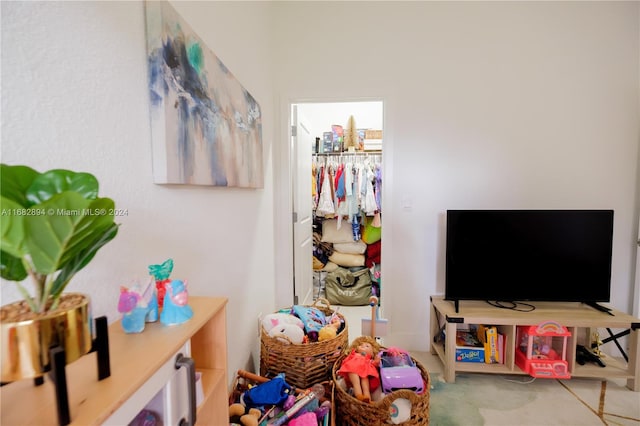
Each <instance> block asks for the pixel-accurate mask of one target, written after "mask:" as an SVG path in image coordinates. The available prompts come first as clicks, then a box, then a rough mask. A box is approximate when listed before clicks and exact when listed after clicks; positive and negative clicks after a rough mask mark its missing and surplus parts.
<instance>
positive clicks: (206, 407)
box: [0, 297, 228, 426]
mask: <svg viewBox="0 0 640 426" xmlns="http://www.w3.org/2000/svg"><path fill="white" fill-rule="evenodd" d="M226 304H227V299H226V298H216V297H190V298H189V305H190V306H191V307H192V308H193V312H194V316H193V318H191V319H190V320H189V321H187V322H185V323H183V324H180V325H173V326H164V325H162V324H161V323H160V322H157V323H151V324H147V326H146V328H145V330H144V331H143V332H142V333H139V334H126V333H125V332H124V331H123V330H122V326H121V325H120V322H119V321H118V322H116V323H113V324H111V325H110V326H109V352H110V358H111V376H110V377H108V378H106V379H104V380H101V381H98V379H97V371H96V370H97V367H96V354H95V353H90V354H88V355H85V356H83V357H82V358H80V359H78V360H77V361H75V362H73V363H71V364H69V365H67V367H66V373H67V385H68V395H69V408H70V411H71V424H72V425H100V424H105V423H106V424H121V420H122V419H128V420H126V421H125V424H126V422H128V421H131V420H133V418H134V417H135V415H136V414H137V413H138V412H139V411H140V410H142V409H143V408H144V407H145V405H146V404H147V403H148V402H149V401H150V400H151V399H152V398H153V397H154V396H155V395H157V393H158V392H160V391H162V389H163V388H164V387H165V386H167V381H166V379H167V377H171V376H172V375H175V369H174V367H173V363H174V360H175V357H176V355H177V354H178V353H183V354H184V355H185V356H190V357H191V358H193V360H194V361H195V366H196V370H197V371H198V372H201V373H202V388H203V394H204V398H203V400H202V402H201V404H200V405H199V406H198V408H197V424H202V425H212V424H216V425H223V424H227V422H228V380H227V332H226ZM185 352H186V353H185ZM189 352H190V355H189ZM0 403H1V407H2V411H1V413H0V424H2V425H3V426H4V425H7V426H9V425H20V426H26V425H38V426H44V425H56V424H57V411H56V399H55V392H54V389H53V384H52V383H51V381H50V380H48V379H46V380H45V383H44V384H43V385H41V386H34V384H33V381H32V380H22V381H19V382H14V383H11V384H9V385H6V386H3V387H1V388H0Z"/></svg>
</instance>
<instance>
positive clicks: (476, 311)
mask: <svg viewBox="0 0 640 426" xmlns="http://www.w3.org/2000/svg"><path fill="white" fill-rule="evenodd" d="M531 304H532V305H534V306H535V310H533V311H531V312H519V311H515V310H511V309H500V308H497V307H493V306H491V305H489V304H488V303H486V302H484V301H469V300H463V301H460V303H459V311H458V312H456V309H455V306H454V303H453V302H452V301H448V300H444V298H443V297H442V296H432V297H431V338H432V339H431V341H432V343H431V353H433V354H435V355H437V356H438V357H439V358H440V360H441V361H442V363H443V364H444V380H445V381H446V382H454V381H455V377H456V372H471V373H493V374H526V373H525V372H524V371H522V370H520V368H519V367H518V366H517V365H516V364H515V352H516V350H517V342H516V327H517V326H525V325H537V324H540V323H542V322H544V321H551V320H553V321H556V322H558V323H560V324H562V325H564V326H565V327H567V328H568V329H569V331H570V332H571V337H569V340H568V345H567V361H568V363H569V372H570V373H571V376H572V377H603V378H624V379H627V387H628V388H629V389H631V390H633V391H636V392H638V391H640V359H639V358H638V354H639V353H640V339H639V338H638V334H639V333H640V319H638V318H635V317H633V316H631V315H628V314H626V313H624V312H620V311H617V310H615V309H612V310H611V311H610V314H608V313H606V312H601V311H598V310H596V309H594V308H592V307H590V306H587V305H585V304H583V303H571V302H567V303H564V302H533V303H531ZM458 324H469V325H470V324H484V325H494V326H496V327H497V328H498V332H499V333H500V334H502V335H504V338H505V343H504V350H505V357H504V364H485V363H474V362H457V361H456V357H455V353H456V344H455V339H446V338H445V341H444V342H440V341H436V340H435V339H434V337H435V336H438V335H440V330H441V329H442V328H443V329H444V332H445V336H455V333H456V329H457V328H458ZM598 328H606V329H609V330H611V329H624V330H629V336H628V345H627V346H628V350H627V349H625V352H627V354H628V358H629V361H628V362H625V360H624V359H621V360H618V359H615V358H613V357H610V356H608V357H603V358H602V361H604V363H605V364H606V367H600V366H598V365H596V364H595V363H590V362H587V363H585V364H584V365H580V364H578V362H577V361H576V345H578V344H582V345H584V346H585V347H590V342H591V335H592V331H593V329H598Z"/></svg>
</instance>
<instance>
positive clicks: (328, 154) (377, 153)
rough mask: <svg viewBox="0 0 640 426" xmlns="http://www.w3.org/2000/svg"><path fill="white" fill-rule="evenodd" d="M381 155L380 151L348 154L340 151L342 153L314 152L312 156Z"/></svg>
mask: <svg viewBox="0 0 640 426" xmlns="http://www.w3.org/2000/svg"><path fill="white" fill-rule="evenodd" d="M380 154H382V151H355V152H349V151H342V152H314V153H313V155H315V156H319V155H322V156H333V155H380Z"/></svg>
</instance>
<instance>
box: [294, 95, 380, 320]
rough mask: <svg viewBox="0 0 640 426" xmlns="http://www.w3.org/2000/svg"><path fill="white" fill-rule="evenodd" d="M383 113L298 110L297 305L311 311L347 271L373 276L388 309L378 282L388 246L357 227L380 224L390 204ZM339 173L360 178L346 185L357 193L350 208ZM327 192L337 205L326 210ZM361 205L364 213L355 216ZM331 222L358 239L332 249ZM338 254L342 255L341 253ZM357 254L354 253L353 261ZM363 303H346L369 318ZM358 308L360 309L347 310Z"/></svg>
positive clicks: (374, 106)
mask: <svg viewBox="0 0 640 426" xmlns="http://www.w3.org/2000/svg"><path fill="white" fill-rule="evenodd" d="M383 109H384V106H383V102H382V101H377V100H376V101H362V102H299V103H293V104H291V111H290V114H291V116H290V119H291V121H290V123H291V125H292V127H291V166H292V167H291V176H292V180H293V182H292V189H291V193H292V196H293V197H292V198H293V202H292V206H293V218H294V221H293V222H294V223H293V238H292V240H293V250H292V251H293V262H292V264H293V269H294V271H293V287H294V288H293V294H294V303H299V304H310V303H313V301H314V300H315V299H317V298H318V297H325V298H327V293H326V282H325V279H326V278H327V276H328V274H329V273H331V272H334V271H336V268H338V270H340V271H342V270H348V271H350V272H354V275H355V273H357V271H361V270H364V269H367V270H368V271H367V272H368V275H370V277H371V278H372V282H371V294H372V295H374V296H378V297H379V301H382V294H381V288H380V282H379V278H378V277H379V276H380V275H379V272H378V274H377V277H376V274H375V271H380V270H381V267H382V262H381V246H382V244H381V242H382V241H381V238H379V239H378V240H376V237H375V236H373V237H369V236H367V237H365V238H362V235H361V232H362V230H363V228H362V227H358V231H356V230H355V229H356V227H355V226H352V225H353V224H354V223H358V224H362V225H364V224H369V225H371V223H372V222H373V224H374V225H379V224H380V223H381V213H382V211H381V200H382V199H383V198H384V196H383V194H382V186H381V179H382V176H383V174H384V171H383V165H384V164H383V161H382V152H383V144H382V141H383V138H382V134H383V122H384V119H383ZM351 129H353V130H354V132H355V134H356V135H357V143H356V146H355V147H352V148H349V147H347V146H346V145H345V143H349V142H350V141H351V140H352V139H355V137H349V136H350V135H354V133H351V134H350V135H349V134H346V135H345V133H347V132H349V131H350V130H351ZM338 170H340V171H341V173H342V175H341V176H342V177H343V178H344V177H345V176H347V174H345V171H348V173H349V174H350V176H351V177H352V178H353V176H354V175H355V176H357V179H356V181H355V182H354V181H353V179H349V180H346V181H347V182H349V185H352V186H351V187H350V188H351V189H352V191H349V192H350V197H351V198H350V199H349V203H347V204H345V203H346V201H347V200H346V194H345V193H346V192H347V191H346V190H345V189H344V187H342V186H341V185H344V182H345V180H343V181H341V180H340V176H337V173H338ZM358 173H359V174H358ZM358 179H359V180H358ZM367 180H369V182H368V181H367ZM323 182H330V183H331V185H330V186H324V185H323ZM368 183H370V184H371V185H370V186H369V189H370V190H372V191H373V192H372V193H370V194H369V195H370V196H371V197H372V198H365V197H366V196H367V186H368V185H367V184H368ZM323 186H324V188H325V190H326V189H327V188H331V190H332V191H331V197H329V198H327V196H326V195H327V194H326V193H325V194H324V196H323V200H324V201H325V204H324V205H323V206H319V204H320V199H321V195H322V188H323ZM336 189H337V191H336ZM354 189H355V190H356V191H360V190H362V191H360V192H356V194H355V195H356V198H355V199H354V198H353V195H354V194H353V190H354ZM341 197H343V198H341ZM327 199H330V200H331V202H332V205H333V206H332V207H331V206H329V208H328V209H327V205H326V202H327ZM366 199H369V200H371V199H373V200H374V201H375V203H376V204H375V206H376V207H375V209H374V208H372V207H371V204H369V206H368V207H367V206H366V205H365V200H366ZM354 201H355V202H356V206H357V207H355V211H354V204H353V203H354ZM348 205H350V206H351V207H350V208H349V207H348ZM331 209H333V213H331ZM327 210H328V211H327ZM374 219H375V220H374ZM325 222H327V223H328V222H331V223H332V224H337V225H336V226H338V227H340V228H341V229H342V231H343V232H342V233H341V235H342V236H343V237H344V236H346V235H350V236H351V237H353V238H350V241H348V242H347V241H345V242H341V243H337V242H336V243H335V244H334V242H332V241H329V240H331V238H329V237H328V236H327V235H326V233H324V234H323V224H325V225H326V223H325ZM347 231H348V232H347ZM378 231H379V235H380V236H381V234H382V232H381V228H378ZM358 232H360V234H358ZM323 240H325V241H323ZM365 240H366V242H365ZM336 241H338V240H336ZM349 243H353V244H349ZM336 248H338V249H339V250H335V249H336ZM327 249H329V252H331V255H329V254H328V252H327ZM340 250H345V251H349V253H343V252H342V251H340ZM352 250H354V251H355V252H354V253H351V252H350V251H352ZM360 251H361V252H360ZM330 257H331V259H329V258H330ZM334 261H335V262H334ZM336 262H337V263H336ZM334 275H335V273H334ZM334 297H335V293H334ZM361 299H362V295H361V296H360V301H357V300H355V299H354V300H352V301H350V300H345V301H344V303H345V304H346V306H353V307H354V308H356V307H357V306H362V307H363V308H357V309H359V312H365V311H364V310H363V309H365V310H370V309H371V308H370V306H369V300H368V299H367V302H366V303H365V304H364V305H363V304H361V303H362V302H361ZM330 302H332V305H333V304H337V305H339V306H341V311H344V308H342V306H343V305H342V304H340V303H335V300H330ZM351 302H353V303H354V305H348V304H349V303H351Z"/></svg>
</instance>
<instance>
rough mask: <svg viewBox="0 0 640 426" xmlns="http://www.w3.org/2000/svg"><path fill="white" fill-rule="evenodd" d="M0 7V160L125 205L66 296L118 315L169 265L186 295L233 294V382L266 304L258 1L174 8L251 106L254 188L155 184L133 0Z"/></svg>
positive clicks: (269, 259)
mask: <svg viewBox="0 0 640 426" xmlns="http://www.w3.org/2000/svg"><path fill="white" fill-rule="evenodd" d="M1 7H2V113H3V114H2V162H3V163H10V164H18V163H20V164H28V165H30V166H32V167H34V168H36V169H38V170H41V171H44V170H46V169H49V168H70V169H76V170H84V171H88V172H91V173H94V174H95V175H96V176H97V177H98V179H99V181H100V182H101V195H103V196H110V197H111V198H113V199H114V200H115V201H116V206H117V207H118V208H123V209H127V210H128V215H126V216H123V217H119V218H118V222H119V223H121V227H120V231H119V235H118V236H117V237H116V238H115V240H113V241H112V242H111V243H109V244H108V245H107V246H105V247H104V248H103V249H102V251H100V252H99V253H98V255H97V256H96V257H95V259H94V260H93V262H92V263H91V264H90V265H89V266H88V267H87V268H86V269H85V270H83V271H81V272H80V273H79V274H78V275H77V276H76V279H75V280H74V282H73V284H72V285H71V286H70V289H71V290H76V291H84V292H88V293H89V294H90V295H91V296H92V302H93V303H92V307H93V313H94V316H98V315H103V314H106V315H108V319H109V321H115V320H116V319H118V313H117V310H116V306H117V297H118V292H119V286H120V285H121V284H125V285H126V284H128V283H129V281H130V280H131V279H132V278H134V277H146V276H147V266H148V265H150V264H153V263H160V262H162V261H164V260H165V259H167V258H169V257H171V258H173V259H174V262H175V267H174V271H173V274H172V277H174V278H183V279H186V280H187V281H188V284H189V290H190V292H191V294H192V295H204V296H226V297H229V305H228V331H229V339H228V340H229V372H230V374H231V375H230V379H232V378H233V377H234V375H235V371H236V370H237V369H238V368H247V367H248V366H252V365H253V364H254V363H255V362H256V360H257V357H258V356H259V355H258V352H257V349H258V347H257V344H256V339H257V333H256V330H257V321H256V318H257V316H258V313H259V312H272V311H274V310H275V301H274V297H273V288H274V285H275V284H274V278H273V276H274V261H273V254H272V253H273V240H274V234H273V208H272V206H273V205H272V198H273V183H272V182H273V179H272V165H271V151H272V144H273V128H274V121H275V120H274V110H273V86H272V59H271V57H270V55H269V52H270V50H271V45H270V38H269V31H270V29H269V27H268V24H269V13H270V12H269V8H268V4H266V3H259V2H258V3H245V2H242V3H238V4H231V3H217V2H207V3H203V2H194V3H184V2H180V3H178V4H175V7H176V9H178V10H179V12H180V13H181V14H182V16H183V17H184V18H185V19H186V20H187V22H189V23H190V24H191V26H192V28H193V29H194V30H195V31H196V32H198V34H199V35H200V37H201V38H202V39H203V40H204V41H205V43H206V44H207V45H208V46H209V47H210V48H211V49H212V50H213V52H214V53H216V55H217V56H218V57H219V58H220V59H221V60H222V62H224V64H225V65H226V66H227V67H228V68H229V69H230V70H231V72H233V73H234V75H235V76H236V77H237V78H238V80H239V81H240V82H241V83H242V84H243V85H244V87H245V88H246V89H247V90H248V91H249V92H250V93H251V94H252V95H253V96H254V97H255V98H256V99H257V100H258V102H259V103H260V105H261V108H262V114H263V141H264V157H265V160H264V161H265V179H264V181H265V187H264V189H260V190H247V189H231V188H214V187H188V186H160V185H154V184H153V183H152V182H153V180H152V173H151V142H150V130H149V95H148V89H147V87H148V86H147V64H146V46H145V20H144V4H143V3H142V2H42V3H37V2H2V4H1ZM239 22H241V23H242V25H239V24H238V23H239ZM14 289H15V285H14V284H13V283H6V282H3V283H2V303H6V302H10V301H12V300H14V299H16V298H17V294H16V292H15V290H14ZM249 348H251V349H252V351H251V352H252V353H250V352H249V350H248V349H249ZM252 356H253V359H252V358H251V357H252Z"/></svg>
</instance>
